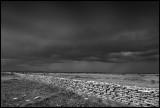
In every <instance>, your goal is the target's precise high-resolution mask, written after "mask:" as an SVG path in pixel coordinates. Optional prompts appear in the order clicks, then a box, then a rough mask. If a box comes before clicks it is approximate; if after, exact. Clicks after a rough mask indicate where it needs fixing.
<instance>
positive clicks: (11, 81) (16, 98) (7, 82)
mask: <svg viewBox="0 0 160 108" xmlns="http://www.w3.org/2000/svg"><path fill="white" fill-rule="evenodd" d="M112 106H113V107H115V106H119V107H125V105H122V104H119V103H116V102H111V101H108V103H105V104H104V103H103V102H102V100H100V99H97V98H95V97H87V96H79V95H77V94H75V93H73V92H70V91H67V90H65V89H62V88H58V87H54V86H51V85H45V84H41V83H38V82H33V81H28V80H24V79H20V78H18V77H16V76H14V75H1V107H112Z"/></svg>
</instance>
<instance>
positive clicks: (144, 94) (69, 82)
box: [16, 73, 159, 107]
mask: <svg viewBox="0 0 160 108" xmlns="http://www.w3.org/2000/svg"><path fill="white" fill-rule="evenodd" d="M16 75H18V76H20V77H21V78H25V79H28V80H32V81H38V82H42V83H46V84H52V85H55V86H58V87H62V88H65V89H67V90H70V91H73V92H75V93H77V94H79V95H88V96H96V97H98V98H100V99H102V100H103V101H104V103H105V101H107V100H111V101H116V102H120V103H123V104H126V105H130V106H139V107H158V106H159V88H145V87H136V86H125V85H119V84H114V83H106V82H98V81H84V80H76V79H68V78H60V77H53V76H44V75H31V74H20V73H16Z"/></svg>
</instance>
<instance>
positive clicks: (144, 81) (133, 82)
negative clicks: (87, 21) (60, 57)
mask: <svg viewBox="0 0 160 108" xmlns="http://www.w3.org/2000/svg"><path fill="white" fill-rule="evenodd" d="M34 74H35V73H34ZM36 74H44V73H36ZM45 75H51V76H55V77H64V78H70V79H81V80H86V81H88V80H94V81H102V82H108V83H115V84H121V85H129V86H138V87H149V88H159V74H124V75H122V74H86V73H45Z"/></svg>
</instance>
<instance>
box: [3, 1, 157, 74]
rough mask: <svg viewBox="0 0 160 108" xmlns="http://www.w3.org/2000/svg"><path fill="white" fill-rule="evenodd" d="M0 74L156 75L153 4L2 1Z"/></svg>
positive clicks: (154, 10) (155, 8) (155, 7)
mask: <svg viewBox="0 0 160 108" xmlns="http://www.w3.org/2000/svg"><path fill="white" fill-rule="evenodd" d="M1 67H2V70H3V71H11V70H14V71H15V70H17V71H26V70H29V71H39V70H41V71H67V72H68V71H72V72H73V71H75V72H79V71H87V72H95V71H97V72H98V71H99V72H100V71H101V72H113V73H123V72H124V73H125V72H127V73H131V72H135V73H145V72H146V73H158V72H159V3H158V2H156V1H153V2H151V1H143V2H142V1H141V2H140V1H139V2H138V1H132V2H131V1H130V2H129V1H128V2H126V1H125V2H122V1H113V2H111V1H101V2H98V1H81V2H80V1H75V2H74V1H66V2H65V1H60V2H58V1H53V2H51V1H48V2H44V1H39V2H38V1H37V2H35V1H30V2H29V1H13V2H12V1H3V2H2V3H1Z"/></svg>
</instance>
